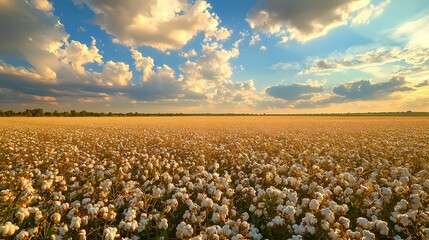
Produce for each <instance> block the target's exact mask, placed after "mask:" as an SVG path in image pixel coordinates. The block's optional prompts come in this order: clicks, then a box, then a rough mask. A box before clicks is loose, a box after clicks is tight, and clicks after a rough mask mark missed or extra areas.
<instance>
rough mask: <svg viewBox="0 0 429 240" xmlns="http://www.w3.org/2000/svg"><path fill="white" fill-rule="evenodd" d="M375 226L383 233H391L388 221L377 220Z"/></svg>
mask: <svg viewBox="0 0 429 240" xmlns="http://www.w3.org/2000/svg"><path fill="white" fill-rule="evenodd" d="M375 227H376V229H377V230H378V231H379V232H380V234H381V235H385V236H387V235H389V228H388V224H387V222H384V221H380V220H376V223H375Z"/></svg>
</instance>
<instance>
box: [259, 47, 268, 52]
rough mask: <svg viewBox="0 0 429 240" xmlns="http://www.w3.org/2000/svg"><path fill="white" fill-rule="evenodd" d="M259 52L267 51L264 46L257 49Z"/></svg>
mask: <svg viewBox="0 0 429 240" xmlns="http://www.w3.org/2000/svg"><path fill="white" fill-rule="evenodd" d="M259 51H261V52H265V51H267V47H265V46H261V47H260V48H259Z"/></svg>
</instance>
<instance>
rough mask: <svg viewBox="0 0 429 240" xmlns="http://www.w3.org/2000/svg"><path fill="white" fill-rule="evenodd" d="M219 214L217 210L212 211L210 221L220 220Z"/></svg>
mask: <svg viewBox="0 0 429 240" xmlns="http://www.w3.org/2000/svg"><path fill="white" fill-rule="evenodd" d="M220 219H221V218H220V215H219V213H217V212H215V213H213V215H212V221H213V222H219V221H220Z"/></svg>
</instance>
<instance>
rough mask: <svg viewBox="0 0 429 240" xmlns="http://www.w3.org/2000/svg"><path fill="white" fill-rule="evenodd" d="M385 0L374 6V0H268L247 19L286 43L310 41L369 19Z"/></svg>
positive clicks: (255, 8) (258, 28) (259, 29)
mask: <svg viewBox="0 0 429 240" xmlns="http://www.w3.org/2000/svg"><path fill="white" fill-rule="evenodd" d="M385 2H386V1H383V2H382V3H381V4H380V5H378V6H374V5H373V4H371V1H370V0H327V1H323V3H315V2H314V1H312V0H302V1H295V0H264V1H262V3H260V4H257V5H256V6H254V8H253V9H252V10H251V12H250V13H249V14H248V16H247V22H248V23H249V25H250V27H251V28H252V29H253V30H255V31H258V32H263V33H267V34H276V35H278V36H280V37H281V38H282V42H286V41H288V40H291V39H294V40H297V41H298V42H306V41H309V40H311V39H314V38H317V37H320V36H323V35H325V34H327V33H328V32H329V31H330V30H332V29H334V28H337V27H339V26H342V25H346V24H348V23H349V22H353V20H354V19H357V20H354V23H362V22H367V21H368V19H369V16H373V15H379V14H380V13H381V12H382V9H383V8H384V7H385V5H386V3H385Z"/></svg>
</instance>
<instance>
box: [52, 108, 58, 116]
mask: <svg viewBox="0 0 429 240" xmlns="http://www.w3.org/2000/svg"><path fill="white" fill-rule="evenodd" d="M52 115H54V116H55V117H59V116H60V114H59V113H58V111H57V110H55V111H54V112H53V113H52Z"/></svg>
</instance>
